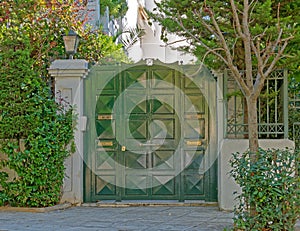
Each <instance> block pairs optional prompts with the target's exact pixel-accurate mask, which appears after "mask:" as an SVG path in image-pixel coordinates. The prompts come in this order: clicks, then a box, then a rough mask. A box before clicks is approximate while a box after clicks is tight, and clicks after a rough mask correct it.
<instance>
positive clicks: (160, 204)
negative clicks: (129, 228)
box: [81, 201, 218, 208]
mask: <svg viewBox="0 0 300 231" xmlns="http://www.w3.org/2000/svg"><path fill="white" fill-rule="evenodd" d="M81 206H82V207H101V208H112V207H115V208H126V207H166V206H167V207H200V206H201V207H207V206H214V207H217V206H218V203H216V202H175V203H174V202H171V203H170V202H138V201H135V202H105V201H100V202H97V203H84V204H81Z"/></svg>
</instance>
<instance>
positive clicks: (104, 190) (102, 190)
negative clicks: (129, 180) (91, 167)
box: [95, 176, 116, 195]
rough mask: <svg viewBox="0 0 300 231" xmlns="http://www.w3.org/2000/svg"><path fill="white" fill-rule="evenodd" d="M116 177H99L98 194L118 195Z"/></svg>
mask: <svg viewBox="0 0 300 231" xmlns="http://www.w3.org/2000/svg"><path fill="white" fill-rule="evenodd" d="M115 179H116V178H115V176H101V178H100V177H99V176H97V178H96V186H95V187H96V188H95V189H96V194H98V195H115V193H116V186H115V183H114V184H113V183H112V182H115ZM108 182H110V183H108Z"/></svg>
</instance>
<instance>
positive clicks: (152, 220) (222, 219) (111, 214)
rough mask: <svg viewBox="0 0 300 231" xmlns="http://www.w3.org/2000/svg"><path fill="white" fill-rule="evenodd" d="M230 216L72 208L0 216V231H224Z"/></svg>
mask: <svg viewBox="0 0 300 231" xmlns="http://www.w3.org/2000/svg"><path fill="white" fill-rule="evenodd" d="M232 216H233V214H232V213H229V212H222V211H219V210H218V208H217V207H214V206H208V207H168V206H166V207H164V206H160V207H126V208H105V207H104V208H102V207H72V208H70V209H66V210H60V211H53V212H48V213H28V212H26V213H24V212H0V231H3V230H10V231H12V230H32V231H33V230H53V231H58V230H64V231H67V230H70V231H71V230H72V231H73V230H74V231H75V230H78V231H79V230H80V231H85V230H87V231H90V230H93V231H96V230H99V231H102V230H103V231H108V230H109V231H132V230H139V231H140V230H153V231H159V230H164V231H172V230H174V231H175V230H180V231H183V230H189V231H192V230H195V231H196V230H197V231H202V230H203V231H204V230H205V231H210V230H224V228H226V227H230V226H231V225H232Z"/></svg>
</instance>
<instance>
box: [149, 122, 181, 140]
mask: <svg viewBox="0 0 300 231" xmlns="http://www.w3.org/2000/svg"><path fill="white" fill-rule="evenodd" d="M158 121H160V123H161V124H162V125H164V126H165V127H161V126H160V123H157V122H155V121H153V122H152V123H151V124H150V125H151V127H150V129H151V131H150V134H151V138H152V139H165V138H166V139H174V137H175V121H174V120H173V119H158ZM161 144H162V143H161Z"/></svg>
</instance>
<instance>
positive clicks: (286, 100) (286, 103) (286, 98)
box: [283, 69, 289, 139]
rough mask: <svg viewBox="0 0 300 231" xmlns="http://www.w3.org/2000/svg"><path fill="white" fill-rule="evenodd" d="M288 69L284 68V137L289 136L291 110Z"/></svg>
mask: <svg viewBox="0 0 300 231" xmlns="http://www.w3.org/2000/svg"><path fill="white" fill-rule="evenodd" d="M288 97H289V96H288V70H287V69H284V72H283V124H284V138H285V139H287V138H288V136H289V130H288V129H289V120H288V116H289V112H288V100H289V99H288Z"/></svg>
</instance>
